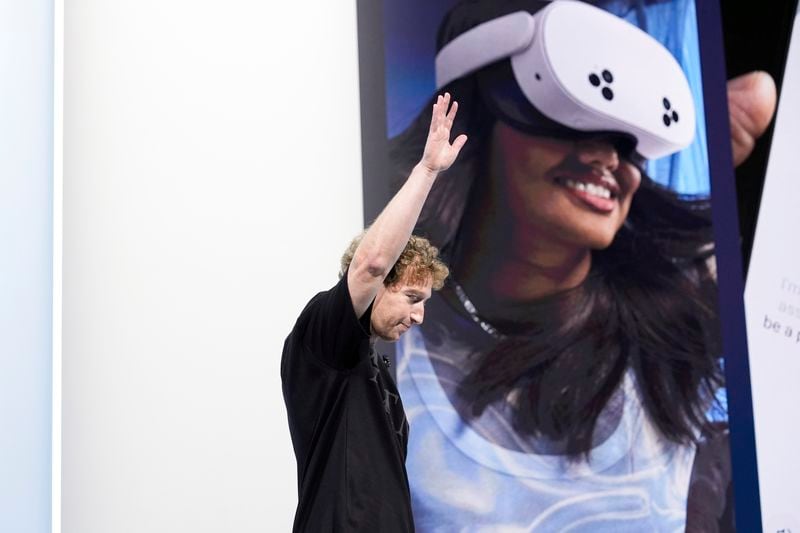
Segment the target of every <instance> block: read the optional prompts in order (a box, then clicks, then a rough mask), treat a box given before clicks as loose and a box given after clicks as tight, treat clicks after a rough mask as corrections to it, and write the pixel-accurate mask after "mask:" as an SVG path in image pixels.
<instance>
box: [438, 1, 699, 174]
mask: <svg viewBox="0 0 800 533" xmlns="http://www.w3.org/2000/svg"><path fill="white" fill-rule="evenodd" d="M505 58H510V59H511V68H512V71H513V73H514V77H515V78H516V81H517V84H518V85H519V88H520V89H521V91H522V93H523V94H524V95H525V98H527V100H528V101H529V102H530V103H531V104H532V105H533V106H534V107H535V108H536V109H537V110H538V111H539V112H540V113H542V114H543V115H544V116H546V117H547V118H549V119H551V120H553V121H555V122H557V123H559V124H561V125H564V126H567V127H568V128H571V129H574V130H578V131H582V132H591V131H603V132H610V131H612V132H621V133H624V134H628V135H630V136H632V137H634V138H635V139H636V152H638V153H639V154H640V155H641V156H643V157H645V158H647V159H657V158H659V157H663V156H666V155H669V154H672V153H674V152H677V151H679V150H682V149H683V148H686V147H687V146H688V145H689V144H691V142H692V140H693V139H694V131H695V110H694V103H693V99H692V93H691V91H690V89H689V83H688V82H687V80H686V76H685V75H684V73H683V70H681V67H680V66H679V65H678V63H677V61H675V58H673V57H672V54H670V52H669V51H668V50H667V49H666V48H664V47H663V46H662V45H661V44H660V43H659V42H658V41H656V40H655V39H653V38H652V37H650V36H649V35H648V34H647V33H645V32H643V31H642V30H640V29H638V28H637V27H635V26H633V25H631V24H629V23H627V22H625V21H624V20H622V19H620V18H618V17H616V16H614V15H612V14H610V13H608V12H606V11H603V10H602V9H599V8H596V7H593V6H590V5H588V4H584V3H581V2H576V1H570V0H559V1H555V2H553V3H552V4H550V5H548V6H547V7H545V8H543V9H542V10H540V11H538V12H537V13H536V14H533V15H532V14H530V13H528V12H527V11H518V12H515V13H511V14H509V15H505V16H502V17H499V18H496V19H494V20H490V21H489V22H485V23H483V24H480V25H478V26H476V27H474V28H472V29H470V30H469V31H467V32H465V33H463V34H461V35H459V36H458V37H456V38H455V39H454V40H452V41H451V42H449V43H448V44H447V45H446V46H445V47H444V48H442V49H441V51H440V52H439V53H438V55H437V56H436V86H437V88H438V89H441V88H442V87H444V86H445V85H447V84H448V83H450V82H452V81H454V80H456V79H458V78H461V77H463V76H466V75H468V74H470V73H472V72H474V71H476V70H478V69H480V68H482V67H485V66H487V65H490V64H492V63H495V62H497V61H500V60H502V59H505Z"/></svg>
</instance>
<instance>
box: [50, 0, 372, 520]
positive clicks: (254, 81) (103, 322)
mask: <svg viewBox="0 0 800 533" xmlns="http://www.w3.org/2000/svg"><path fill="white" fill-rule="evenodd" d="M64 25H65V27H64V32H65V82H64V128H65V129H64V139H65V145H64V154H65V158H64V230H63V231H64V263H63V264H64V267H63V286H64V293H63V303H64V307H63V316H64V323H63V366H64V372H63V485H62V487H63V488H62V498H63V503H62V507H63V519H62V520H63V521H62V529H63V531H64V532H65V533H92V532H98V533H101V532H102V533H106V532H109V531H113V532H115V533H118V532H127V531H131V532H143V531H147V532H148V533H155V532H170V533H173V532H176V531H186V532H189V531H191V532H205V531H209V532H211V531H215V532H216V531H231V532H237V533H240V532H247V531H254V532H255V531H259V532H264V531H289V530H290V528H291V522H292V518H293V514H294V507H295V504H296V479H295V462H294V456H293V454H292V450H291V444H290V441H289V433H288V428H287V424H286V414H285V409H284V406H283V399H282V396H281V392H280V378H279V361H280V352H281V347H282V343H283V339H284V337H285V335H286V334H287V333H288V331H289V329H290V327H291V325H292V323H293V322H294V319H295V318H296V315H297V314H298V313H299V311H300V310H301V309H302V306H303V305H304V303H305V302H306V301H307V300H308V299H309V298H310V297H311V296H312V295H313V294H314V293H316V292H317V291H319V290H323V289H325V288H327V287H328V286H330V285H332V284H333V283H334V282H335V280H336V273H337V268H338V258H339V256H340V254H341V252H342V250H343V248H344V247H345V245H346V244H347V242H348V241H349V239H350V237H351V236H352V235H353V234H355V233H356V232H357V231H358V230H359V229H360V227H361V223H362V220H361V192H360V191H361V168H360V157H361V156H360V133H359V107H358V83H357V80H358V78H357V75H358V71H357V43H356V14H355V2H331V1H325V0H314V1H311V2H265V1H263V0H252V1H250V0H228V1H216V2H214V1H202V0H201V1H198V0H193V1H189V0H172V1H167V2H165V1H164V0H139V1H137V2H122V1H111V0H73V1H70V2H69V3H67V4H66V6H65V15H64Z"/></svg>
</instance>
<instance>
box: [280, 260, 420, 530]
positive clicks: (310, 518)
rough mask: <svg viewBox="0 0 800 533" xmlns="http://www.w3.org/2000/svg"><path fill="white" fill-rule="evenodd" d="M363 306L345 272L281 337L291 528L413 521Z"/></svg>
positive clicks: (398, 434) (396, 403) (399, 446)
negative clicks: (292, 481) (292, 475)
mask: <svg viewBox="0 0 800 533" xmlns="http://www.w3.org/2000/svg"><path fill="white" fill-rule="evenodd" d="M371 312H372V307H371V306H370V308H369V309H368V310H367V312H366V313H364V316H362V317H361V320H360V321H359V319H358V317H356V315H355V311H354V310H353V303H352V301H351V299H350V293H349V291H348V288H347V275H345V276H343V277H342V279H341V280H340V281H339V283H337V284H336V286H334V287H333V288H332V289H330V290H329V291H326V292H321V293H319V294H317V295H316V296H315V297H314V298H313V299H312V300H311V301H310V302H309V303H308V305H306V308H305V309H304V310H303V312H302V313H301V314H300V317H299V318H298V319H297V323H296V324H295V326H294V329H292V332H291V333H290V334H289V336H288V337H287V339H286V342H285V344H284V346H283V359H282V361H281V379H282V381H283V397H284V400H285V402H286V409H287V411H288V415H289V431H290V432H291V435H292V444H293V445H294V453H295V457H296V458H297V480H298V491H299V501H298V505H297V512H296V514H295V519H294V531H295V532H300V531H302V532H314V533H318V532H356V531H363V532H370V533H383V532H408V531H413V530H414V526H413V521H412V516H411V497H410V494H409V489H408V478H407V477H406V469H405V459H406V446H407V443H408V422H407V420H406V417H405V412H404V411H403V404H402V402H401V401H400V396H399V394H398V391H397V387H396V385H395V383H394V380H393V379H392V377H391V375H390V374H389V371H388V370H387V368H386V367H387V364H386V362H385V361H384V360H383V358H382V357H381V356H379V355H377V354H376V353H375V352H374V350H372V349H371V347H370V340H369V331H370V328H369V323H370V315H371Z"/></svg>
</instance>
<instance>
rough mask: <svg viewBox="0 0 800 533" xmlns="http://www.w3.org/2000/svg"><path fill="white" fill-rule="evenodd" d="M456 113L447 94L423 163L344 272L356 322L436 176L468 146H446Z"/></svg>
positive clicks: (462, 138)
mask: <svg viewBox="0 0 800 533" xmlns="http://www.w3.org/2000/svg"><path fill="white" fill-rule="evenodd" d="M448 108H449V109H448ZM457 111H458V103H457V102H453V103H452V105H450V94H448V93H445V95H444V96H441V95H440V96H439V97H438V98H437V99H436V103H435V104H434V105H433V114H432V117H431V126H430V129H429V131H428V139H427V141H426V143H425V151H424V153H423V155H422V159H421V160H420V162H419V163H417V165H416V166H414V169H413V170H412V171H411V175H409V177H408V179H407V180H406V182H405V184H404V185H403V186H402V187H401V188H400V190H399V191H397V194H395V195H394V197H393V198H392V199H391V201H389V203H388V204H387V205H386V207H385V208H384V209H383V211H382V212H381V214H380V215H379V216H378V218H376V219H375V222H373V223H372V225H371V226H370V228H369V230H368V231H367V233H366V234H365V235H364V237H363V238H362V239H361V243H360V244H359V246H358V248H357V249H356V252H355V255H354V256H353V261H352V263H351V264H350V269H349V270H348V271H347V284H348V287H349V288H350V298H351V300H352V301H353V308H354V310H355V312H356V316H358V317H361V316H362V315H363V314H364V312H365V311H366V310H367V308H368V307H369V305H370V303H372V300H374V299H375V295H376V294H377V293H378V290H379V289H380V287H381V284H383V280H384V279H385V278H386V276H387V275H388V274H389V272H390V271H391V269H392V267H393V266H394V264H395V262H396V261H397V258H398V257H399V256H400V254H401V253H402V251H403V248H405V246H406V243H407V242H408V239H409V238H410V237H411V232H412V231H413V229H414V226H415V225H416V223H417V219H418V218H419V214H420V212H421V211H422V206H423V204H424V203H425V199H426V198H427V197H428V193H429V192H430V190H431V186H432V185H433V182H434V180H435V179H436V176H438V174H439V172H442V171H443V170H447V169H448V168H449V167H450V165H452V164H453V161H455V159H456V157H457V156H458V153H459V152H460V151H461V148H462V147H463V146H464V143H465V142H467V136H466V135H459V136H458V137H457V138H456V139H455V140H454V141H453V143H452V144H451V143H450V128H451V127H452V126H453V119H454V118H455V116H456V112H457Z"/></svg>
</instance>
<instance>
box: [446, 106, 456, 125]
mask: <svg viewBox="0 0 800 533" xmlns="http://www.w3.org/2000/svg"><path fill="white" fill-rule="evenodd" d="M456 113H458V102H456V101H455V100H454V101H453V105H451V106H450V111H448V112H447V120H448V123H450V124H452V123H453V121H454V120H455V118H456Z"/></svg>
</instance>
